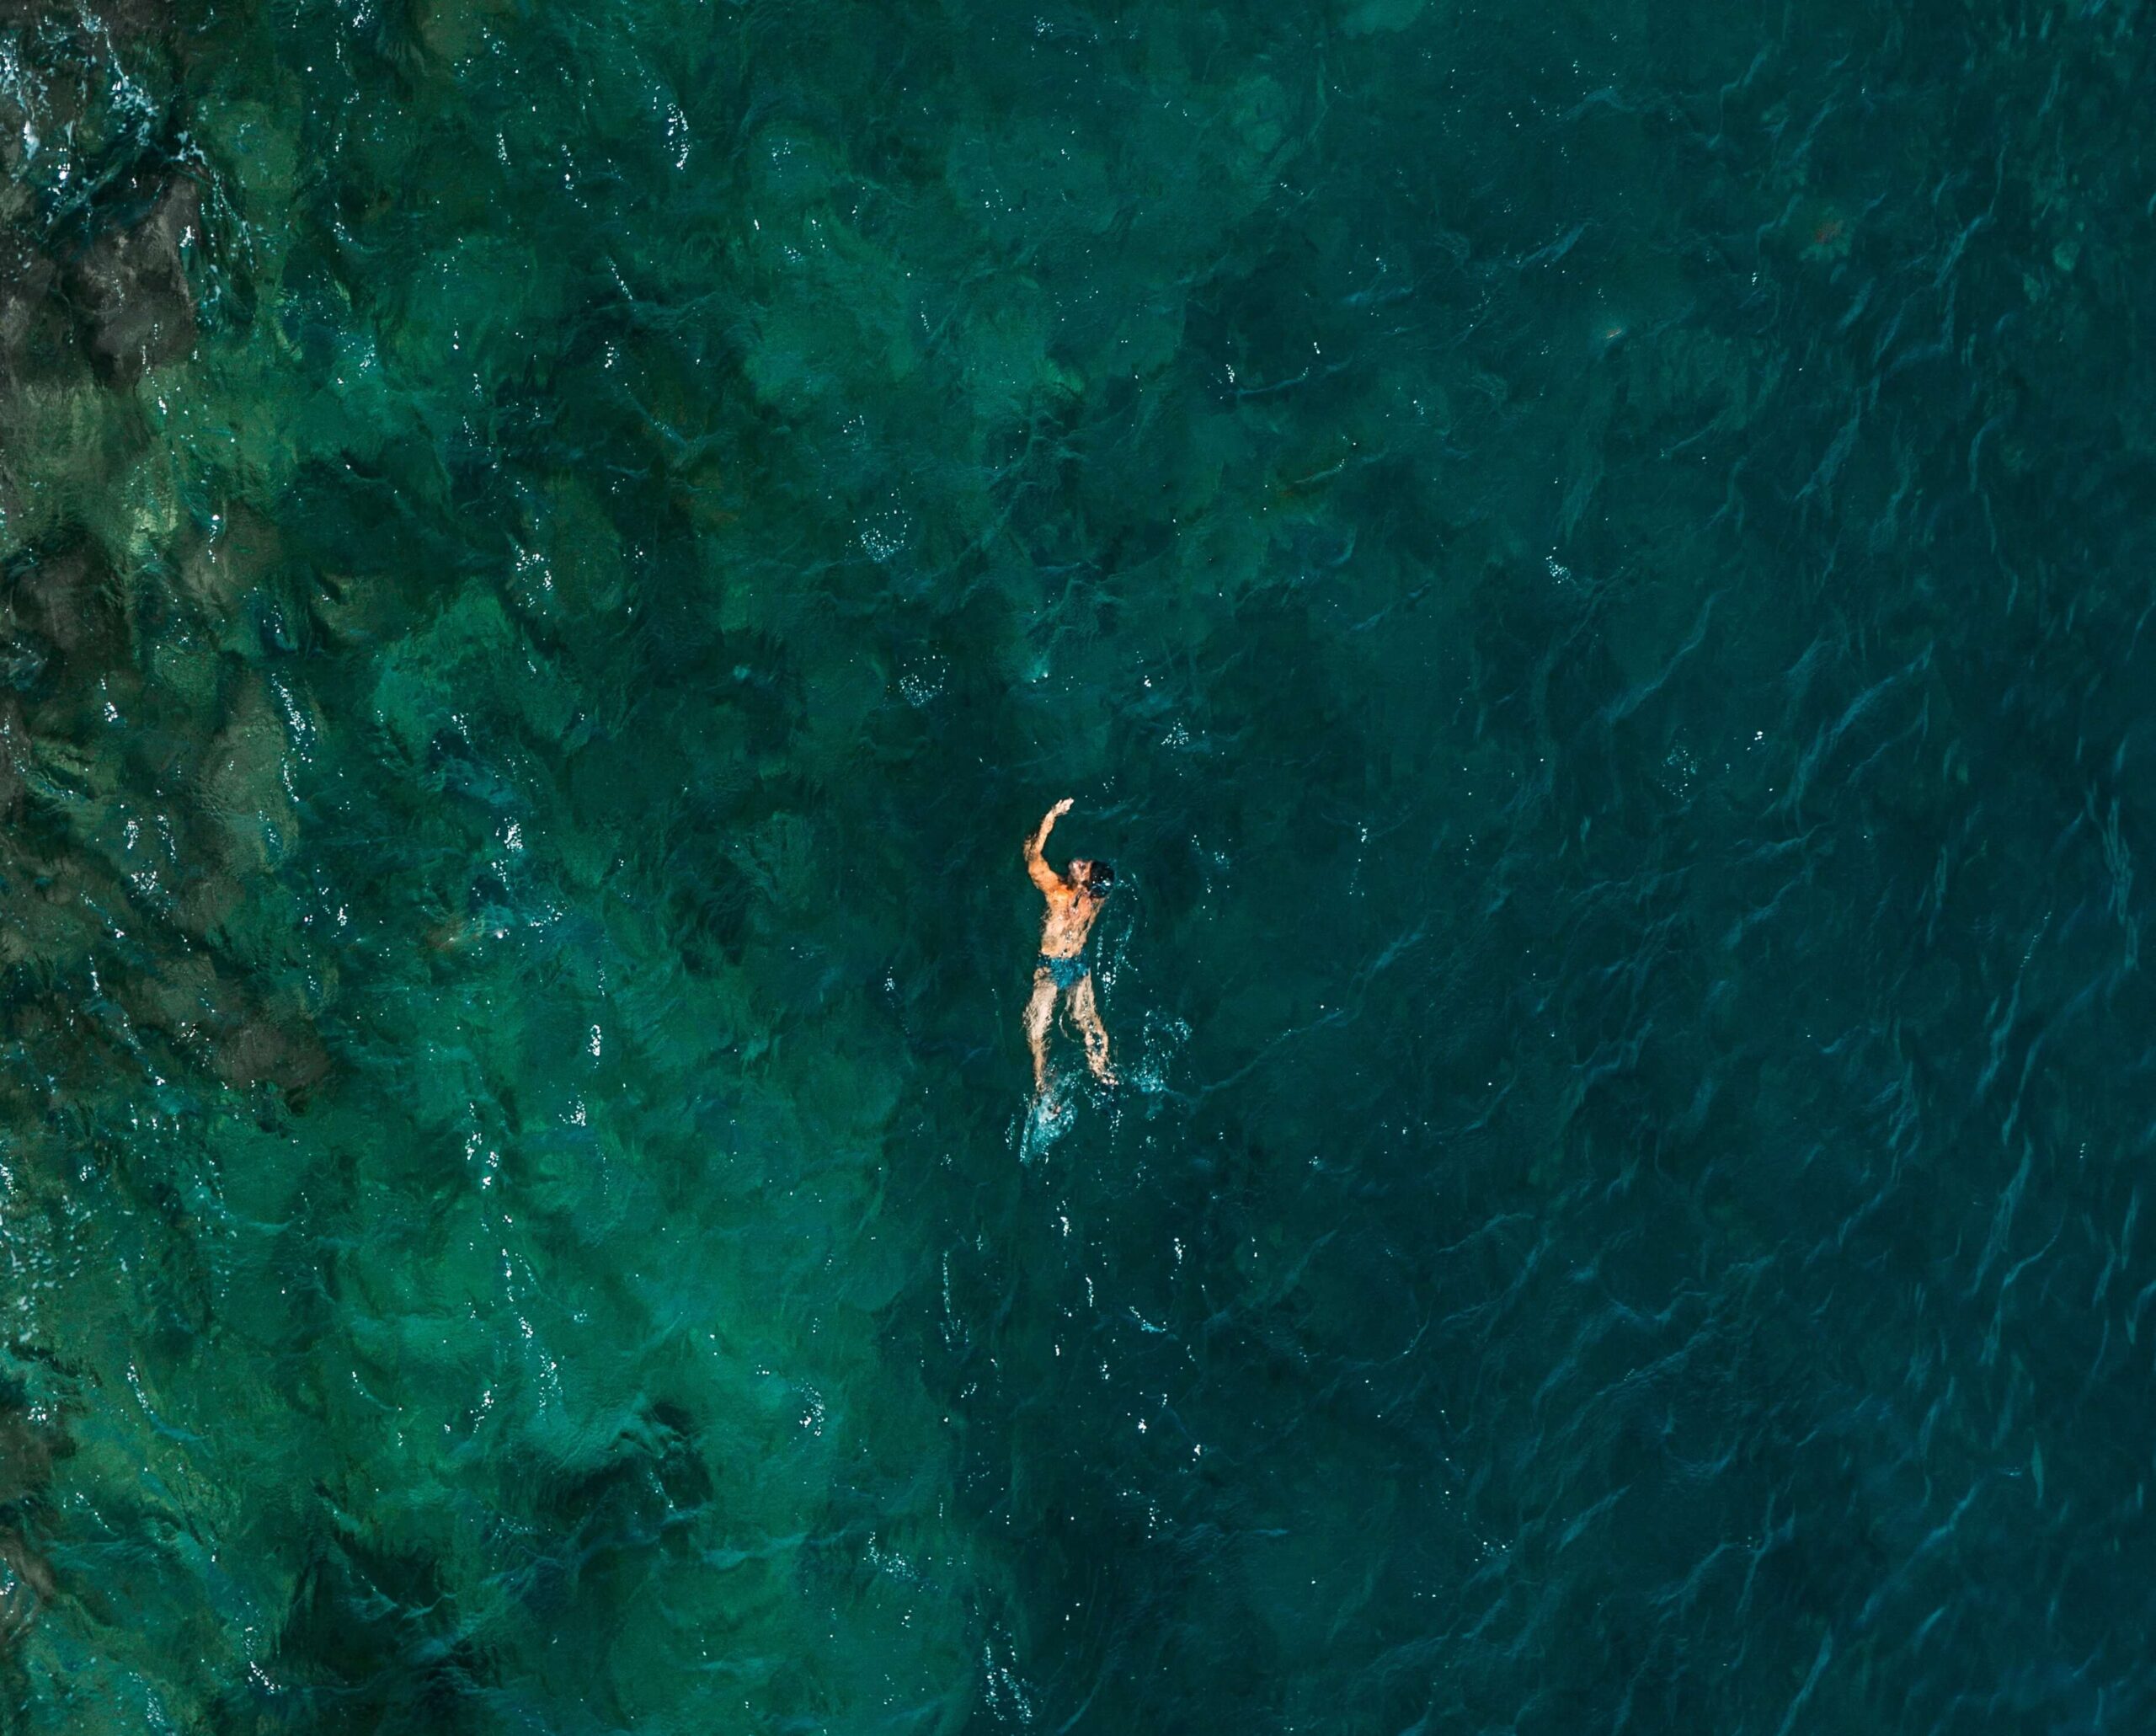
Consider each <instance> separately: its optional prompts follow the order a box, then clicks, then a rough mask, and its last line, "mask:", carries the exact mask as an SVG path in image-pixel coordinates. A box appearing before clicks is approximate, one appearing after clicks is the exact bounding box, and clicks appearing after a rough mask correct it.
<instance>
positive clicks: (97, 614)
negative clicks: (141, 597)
mask: <svg viewBox="0 0 2156 1736" xmlns="http://www.w3.org/2000/svg"><path fill="white" fill-rule="evenodd" d="M0 612H3V613H4V623H3V624H4V626H5V627H6V628H8V629H11V631H10V633H9V637H10V638H11V639H12V640H13V643H14V644H16V645H17V646H18V647H19V652H18V653H17V654H16V655H15V656H14V657H13V659H11V667H17V668H20V669H25V670H26V669H27V668H28V666H29V665H28V660H29V659H30V658H32V657H35V659H36V660H37V666H38V670H40V671H41V670H42V669H43V667H44V665H45V661H46V660H51V661H52V662H54V663H56V664H58V665H61V667H62V669H64V670H67V671H69V672H72V673H73V674H76V675H81V674H83V673H85V672H88V671H91V670H100V669H103V668H105V667H107V666H109V665H111V664H112V663H114V662H115V661H116V660H118V659H119V658H120V656H121V655H122V654H124V653H125V650H126V649H127V620H126V615H125V611H124V609H123V608H122V606H121V602H120V589H119V585H118V583H117V582H116V580H115V578H114V576H113V574H112V570H111V569H110V568H109V566H107V565H106V564H105V562H104V559H103V558H101V557H100V556H99V553H98V552H97V550H96V549H95V548H93V547H92V546H90V545H88V544H83V545H80V546H77V547H76V548H70V549H67V550H66V551H65V552H63V553H58V554H55V555H52V556H50V557H48V558H45V559H41V560H37V561H34V562H31V563H29V564H25V565H24V566H23V567H22V568H21V569H19V571H17V572H16V573H15V574H13V575H12V578H11V582H10V583H9V584H8V588H7V594H6V600H5V603H4V606H0ZM33 678H34V677H33Z"/></svg>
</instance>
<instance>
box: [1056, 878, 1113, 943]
mask: <svg viewBox="0 0 2156 1736" xmlns="http://www.w3.org/2000/svg"><path fill="white" fill-rule="evenodd" d="M1042 893H1043V896H1045V897H1046V898H1047V900H1048V914H1047V915H1046V916H1043V917H1042V919H1041V953H1042V955H1043V957H1046V958H1050V959H1075V958H1076V957H1077V956H1078V954H1079V953H1081V952H1082V951H1083V950H1084V949H1085V946H1086V936H1087V935H1088V934H1090V933H1091V932H1092V928H1093V919H1094V918H1095V917H1096V916H1099V915H1100V913H1101V900H1099V899H1097V898H1096V897H1094V896H1093V895H1092V894H1091V893H1090V892H1088V891H1086V890H1085V889H1084V888H1082V887H1077V886H1073V885H1072V884H1070V882H1069V881H1068V880H1059V882H1058V883H1057V884H1055V885H1054V887H1043V889H1042Z"/></svg>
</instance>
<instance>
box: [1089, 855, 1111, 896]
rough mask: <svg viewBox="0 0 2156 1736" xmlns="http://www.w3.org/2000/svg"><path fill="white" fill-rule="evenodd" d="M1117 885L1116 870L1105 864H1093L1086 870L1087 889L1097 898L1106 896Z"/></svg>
mask: <svg viewBox="0 0 2156 1736" xmlns="http://www.w3.org/2000/svg"><path fill="white" fill-rule="evenodd" d="M1114 884H1115V870H1114V869H1113V868H1110V867H1109V866H1108V865H1107V863H1104V862H1097V863H1092V864H1091V865H1090V866H1089V867H1088V868H1086V890H1087V891H1088V892H1090V893H1091V894H1092V895H1094V896H1095V897H1100V896H1101V895H1103V894H1105V893H1106V892H1107V889H1108V888H1109V887H1111V886H1113V885H1114Z"/></svg>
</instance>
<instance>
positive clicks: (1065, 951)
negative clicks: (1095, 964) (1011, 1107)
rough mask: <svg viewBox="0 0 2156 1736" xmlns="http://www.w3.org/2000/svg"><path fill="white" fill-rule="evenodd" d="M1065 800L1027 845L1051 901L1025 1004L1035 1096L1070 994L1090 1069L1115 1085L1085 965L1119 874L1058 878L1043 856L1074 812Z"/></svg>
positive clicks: (1043, 1083) (1090, 867)
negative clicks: (1063, 1000)
mask: <svg viewBox="0 0 2156 1736" xmlns="http://www.w3.org/2000/svg"><path fill="white" fill-rule="evenodd" d="M1070 803H1071V799H1070V797H1069V796H1065V798H1064V799H1062V800H1061V801H1059V802H1058V803H1057V804H1055V805H1054V807H1053V808H1051V809H1049V810H1048V814H1047V815H1046V817H1045V818H1043V820H1042V821H1041V823H1040V826H1039V829H1038V831H1035V832H1034V833H1033V836H1032V837H1030V838H1028V839H1027V840H1026V872H1027V873H1028V874H1030V875H1032V876H1033V884H1035V885H1036V886H1038V887H1039V888H1040V889H1041V895H1042V896H1043V897H1044V898H1046V899H1047V900H1048V915H1047V916H1046V917H1044V918H1043V921H1042V922H1041V954H1040V957H1039V959H1038V960H1037V961H1036V962H1035V964H1034V965H1033V999H1032V1000H1030V1001H1028V1002H1027V1003H1026V1040H1027V1043H1029V1044H1032V1045H1033V1092H1034V1094H1035V1095H1036V1096H1038V1094H1039V1093H1040V1092H1043V1091H1045V1090H1047V1089H1048V1028H1049V1021H1050V1020H1051V1019H1053V1018H1054V1017H1055V1002H1056V997H1057V996H1059V995H1065V994H1067V995H1069V996H1070V1016H1071V1018H1074V1019H1075V1020H1076V1021H1077V1023H1078V1029H1079V1032H1080V1034H1081V1035H1083V1036H1084V1038H1085V1039H1086V1066H1089V1067H1091V1069H1092V1070H1093V1073H1094V1076H1096V1077H1097V1078H1098V1079H1099V1080H1100V1082H1102V1084H1103V1085H1113V1084H1114V1083H1115V1073H1114V1071H1113V1069H1111V1068H1110V1067H1109V1066H1108V1034H1107V1028H1106V1027H1104V1026H1103V1025H1102V1023H1101V1008H1100V1003H1099V1002H1098V1001H1097V1000H1096V999H1095V998H1094V996H1093V972H1092V968H1091V966H1090V965H1088V964H1086V959H1085V951H1086V936H1087V935H1088V934H1089V933H1091V932H1092V927H1093V918H1094V917H1096V916H1099V915H1100V913H1101V905H1102V901H1103V900H1105V899H1106V898H1107V895H1108V888H1109V887H1111V886H1113V884H1115V870H1114V869H1113V868H1110V867H1109V866H1108V865H1107V863H1104V862H1088V861H1086V859H1085V858H1084V857H1078V858H1075V860H1073V861H1072V863H1071V864H1070V873H1068V874H1059V873H1056V871H1055V870H1054V868H1050V867H1049V865H1048V860H1047V858H1046V857H1043V855H1042V854H1041V852H1042V851H1043V850H1044V849H1045V848H1047V847H1048V835H1049V833H1050V832H1052V831H1054V830H1055V823H1056V821H1057V820H1060V819H1061V818H1062V817H1063V816H1064V815H1066V814H1068V813H1069V812H1070Z"/></svg>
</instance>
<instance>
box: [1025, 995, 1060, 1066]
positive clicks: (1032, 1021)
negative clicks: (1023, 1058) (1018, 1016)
mask: <svg viewBox="0 0 2156 1736" xmlns="http://www.w3.org/2000/svg"><path fill="white" fill-rule="evenodd" d="M1054 1017H1055V985H1054V983H1053V982H1052V981H1050V980H1049V978H1048V976H1047V975H1045V974H1044V973H1043V975H1039V976H1036V977H1035V978H1034V979H1033V999H1032V1000H1030V1001H1028V1002H1027V1003H1026V1041H1027V1043H1028V1044H1032V1046H1033V1094H1034V1095H1035V1096H1036V1097H1038V1096H1039V1095H1040V1093H1041V1092H1043V1091H1045V1090H1047V1089H1048V1026H1049V1020H1050V1019H1052V1018H1054Z"/></svg>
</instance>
